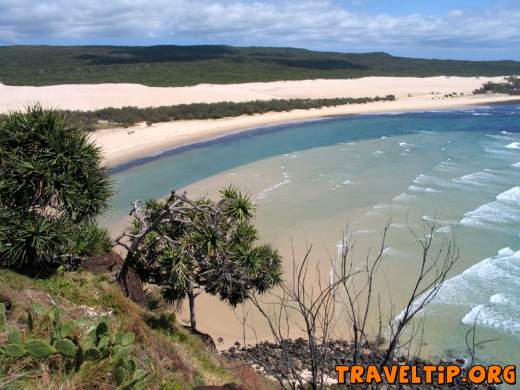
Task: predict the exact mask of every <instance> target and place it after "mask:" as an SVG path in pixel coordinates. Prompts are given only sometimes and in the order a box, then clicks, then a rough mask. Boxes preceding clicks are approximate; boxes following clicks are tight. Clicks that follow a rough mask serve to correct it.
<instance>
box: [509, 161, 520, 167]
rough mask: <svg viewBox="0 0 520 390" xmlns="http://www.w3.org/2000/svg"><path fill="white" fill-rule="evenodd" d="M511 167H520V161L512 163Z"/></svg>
mask: <svg viewBox="0 0 520 390" xmlns="http://www.w3.org/2000/svg"><path fill="white" fill-rule="evenodd" d="M511 167H512V168H520V162H517V163H514V164H511Z"/></svg>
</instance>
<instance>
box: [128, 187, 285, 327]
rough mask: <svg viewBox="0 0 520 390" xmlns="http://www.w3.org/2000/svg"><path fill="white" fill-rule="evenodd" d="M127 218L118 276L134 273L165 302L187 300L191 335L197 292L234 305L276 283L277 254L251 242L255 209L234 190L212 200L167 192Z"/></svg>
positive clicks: (254, 232) (278, 276)
mask: <svg viewBox="0 0 520 390" xmlns="http://www.w3.org/2000/svg"><path fill="white" fill-rule="evenodd" d="M131 214H132V215H133V216H134V222H133V227H132V229H131V231H130V232H127V233H124V234H123V237H127V238H130V244H126V243H124V241H123V240H121V239H119V240H118V241H119V243H120V244H121V245H123V246H125V247H126V248H127V250H128V255H127V257H126V259H125V264H124V265H123V270H122V273H124V272H125V269H127V268H128V267H132V268H134V269H135V270H136V271H137V272H138V274H139V275H140V276H141V278H142V280H143V281H145V282H148V283H151V284H154V285H157V286H159V287H160V291H161V295H162V297H163V298H165V299H166V300H168V301H174V302H179V301H180V300H182V299H183V298H185V297H187V298H188V300H189V304H190V315H191V327H192V329H193V330H195V329H196V320H195V298H196V296H197V295H198V293H199V292H198V291H200V290H204V291H205V292H206V293H209V294H212V295H216V296H218V297H219V298H220V299H221V300H223V301H226V302H228V303H229V304H230V305H233V306H236V305H237V304H239V303H242V302H244V301H245V300H246V299H248V298H249V297H250V295H251V294H252V293H254V292H258V293H265V292H267V291H268V290H270V289H271V288H273V287H275V286H276V285H278V284H279V283H280V282H281V274H282V272H281V258H280V255H279V254H278V252H277V251H276V250H275V249H273V248H272V247H271V245H269V244H261V245H258V244H257V243H256V242H257V240H258V232H257V230H256V228H255V226H254V225H253V219H254V216H255V207H254V205H253V203H252V201H251V200H250V198H249V197H248V196H246V195H244V194H242V193H241V192H240V191H239V190H238V189H237V188H234V187H228V188H226V189H224V190H222V191H221V198H220V200H218V201H212V200H210V199H207V198H202V199H199V200H195V201H193V200H190V199H188V198H187V197H186V196H185V195H177V194H175V192H172V193H171V194H170V195H169V196H168V198H167V199H166V200H165V201H155V200H149V201H147V202H146V203H145V205H144V207H141V206H140V205H139V203H138V202H136V203H135V206H134V209H133V211H132V213H131ZM123 237H121V238H123Z"/></svg>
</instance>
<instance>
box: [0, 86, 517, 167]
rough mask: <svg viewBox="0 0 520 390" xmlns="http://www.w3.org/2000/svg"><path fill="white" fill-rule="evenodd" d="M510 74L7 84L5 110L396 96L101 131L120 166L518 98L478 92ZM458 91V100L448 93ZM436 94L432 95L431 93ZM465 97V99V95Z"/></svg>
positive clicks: (1, 107)
mask: <svg viewBox="0 0 520 390" xmlns="http://www.w3.org/2000/svg"><path fill="white" fill-rule="evenodd" d="M502 80H503V77H447V76H439V77H425V78H417V77H365V78H359V79H347V80H323V79H319V80H301V81H276V82H266V83H246V84H226V85H214V84H211V85H210V84H200V85H196V86H192V87H171V88H162V87H161V88H159V87H146V86H143V85H138V84H97V85H56V86H48V87H23V86H21V87H20V86H5V85H1V84H0V112H7V111H9V110H12V109H22V108H23V107H26V106H28V105H30V104H34V103H36V102H39V103H40V104H42V105H43V106H45V107H57V108H63V109H77V110H94V109H98V108H104V107H122V106H138V107H148V106H164V105H175V104H181V103H196V102H206V103H210V102H219V101H233V102H241V101H251V100H255V99H261V100H267V99H289V98H334V97H375V96H385V95H388V94H393V95H395V96H396V97H397V100H396V101H392V102H389V101H382V102H381V101H380V102H371V103H367V104H351V105H343V106H336V107H325V108H321V109H311V110H293V111H290V112H271V113H265V114H256V115H245V116H239V117H232V118H222V119H216V120H215V119H209V120H189V121H188V120H184V121H176V122H165V123H156V124H153V125H152V126H146V124H144V123H142V124H138V125H136V126H132V127H130V128H113V129H109V130H100V131H97V132H95V133H93V134H92V139H93V140H94V141H95V142H96V143H97V144H98V145H99V146H100V147H101V148H102V150H103V153H104V158H105V163H106V164H107V165H108V166H111V167H113V166H117V165H120V164H123V163H126V162H129V161H131V160H134V159H139V158H143V157H146V156H149V155H153V154H157V153H160V152H161V151H164V150H167V149H172V148H175V147H178V146H183V145H187V144H191V143H195V142H199V141H202V140H207V139H212V138H218V137H220V136H224V135H228V134H231V133H234V132H239V131H242V130H245V129H250V128H255V127H261V126H268V125H276V124H282V123H287V122H293V121H303V120H309V119H316V118H324V117H330V116H336V115H349V114H368V113H384V112H402V111H417V110H430V109H449V108H452V107H460V106H468V105H474V104H487V103H493V102H504V101H508V100H513V98H512V97H511V96H506V95H472V91H473V90H475V89H476V88H479V87H480V86H481V85H482V84H483V83H485V82H488V81H495V82H498V81H502ZM453 92H456V93H457V95H458V96H457V97H444V95H446V94H450V93H453ZM432 93H433V94H432ZM461 94H463V96H461Z"/></svg>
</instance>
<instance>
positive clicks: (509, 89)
mask: <svg viewBox="0 0 520 390" xmlns="http://www.w3.org/2000/svg"><path fill="white" fill-rule="evenodd" d="M473 93H475V94H483V93H504V94H506V95H520V78H518V77H516V76H511V77H508V78H506V81H505V82H503V83H494V82H488V83H485V84H484V85H483V86H482V88H479V89H477V90H475V91H473Z"/></svg>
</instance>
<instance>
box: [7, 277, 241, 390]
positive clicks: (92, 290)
mask: <svg viewBox="0 0 520 390" xmlns="http://www.w3.org/2000/svg"><path fill="white" fill-rule="evenodd" d="M0 295H3V296H8V297H10V299H11V300H12V303H13V305H12V307H11V309H10V310H8V311H7V313H6V314H5V315H4V316H2V315H1V309H0V345H2V347H3V346H4V345H5V344H8V343H9V342H8V338H9V335H10V334H11V333H16V332H20V334H21V336H22V343H25V342H27V341H29V340H42V341H44V342H45V343H47V344H49V345H51V346H52V345H53V344H54V342H50V341H51V338H52V337H53V336H52V334H53V333H55V334H57V336H55V337H58V338H59V337H61V336H63V335H65V334H67V332H68V330H67V329H68V328H70V325H69V324H74V326H73V327H72V328H73V330H72V331H70V333H68V335H67V336H66V337H64V338H65V339H68V340H70V341H71V342H72V343H73V344H74V345H75V346H77V348H78V349H79V347H81V348H82V349H83V354H84V355H85V354H86V353H85V351H86V350H88V348H90V344H95V345H97V346H95V348H96V349H98V350H99V351H100V354H99V357H98V354H97V353H93V354H92V355H93V357H95V358H94V359H93V358H90V357H89V359H84V362H83V364H81V365H80V366H79V367H76V365H75V364H76V360H75V358H71V357H66V356H62V355H61V354H57V353H53V354H52V355H51V356H50V357H48V358H33V357H31V356H30V355H26V356H23V357H20V358H16V359H14V358H12V357H9V356H6V355H5V354H0V388H7V389H34V388H47V389H94V388H103V389H113V388H119V389H121V388H124V384H129V383H131V382H132V380H134V375H136V373H137V375H136V379H137V377H141V375H143V373H144V374H146V377H144V378H142V381H140V382H139V383H138V384H137V387H139V386H140V387H142V388H146V389H161V390H191V389H192V387H193V386H196V385H204V384H207V385H212V384H222V383H229V382H240V380H239V379H238V378H236V377H234V376H233V375H232V374H231V372H230V371H229V370H226V369H224V368H222V366H221V363H220V361H219V360H218V359H217V358H216V356H215V355H214V354H213V353H212V352H210V351H209V350H208V349H207V348H206V346H205V345H204V344H203V343H202V341H200V339H198V338H197V337H196V336H193V335H191V334H190V333H189V332H187V331H185V330H184V328H183V327H181V326H180V325H178V324H177V323H176V322H175V316H174V315H171V314H169V312H167V313H164V310H165V309H164V308H161V310H157V311H149V310H145V309H143V308H140V307H139V306H137V305H135V304H133V303H132V302H130V301H129V300H128V299H126V298H125V297H124V296H123V295H122V294H121V292H120V291H119V288H118V287H117V285H116V284H114V283H111V282H110V276H109V275H108V274H107V275H93V274H90V273H87V272H67V273H65V274H63V275H58V274H56V275H53V276H52V277H50V278H46V279H34V278H29V277H27V276H24V275H21V274H17V273H15V272H13V271H8V270H0ZM53 305H56V306H57V307H58V308H57V309H54V310H53V311H54V312H57V313H59V321H58V323H57V326H56V327H54V326H52V324H51V322H50V321H49V315H50V314H49V313H50V310H49V309H50V308H52V306H53ZM29 312H30V313H31V315H32V317H33V330H32V331H31V330H29V328H28V313H29ZM36 312H40V313H42V314H43V315H40V314H37V313H36ZM2 318H4V319H5V320H6V321H5V322H4V329H1V319H2ZM101 323H106V325H108V330H107V331H106V332H105V329H106V328H105V326H104V325H100V324H101ZM98 327H99V328H98ZM94 328H95V329H96V335H95V336H96V337H95V338H96V340H95V341H94V331H93V329H94ZM89 332H92V333H91V335H90V341H88V340H87V339H88V338H89V337H87V336H88V333H89ZM98 333H99V335H103V336H102V337H101V338H98V337H97V335H98ZM131 334H133V335H135V339H134V337H132V336H131ZM104 336H107V338H108V343H106V345H107V346H106V347H103V348H102V345H103V344H104V343H105V341H102V340H106V339H105V338H104ZM11 337H13V336H11ZM16 337H17V336H14V338H16ZM14 338H13V339H12V341H18V340H14ZM124 339H126V340H124ZM132 339H134V340H133V342H131V343H130V344H129V345H128V346H127V348H128V361H127V362H126V363H124V365H125V366H127V367H130V368H132V367H133V363H130V360H132V361H133V362H134V363H135V371H134V372H133V373H131V371H128V370H127V371H126V378H125V382H124V384H123V385H122V386H117V382H116V381H115V375H118V374H116V373H115V368H116V367H117V366H119V365H123V362H122V361H119V363H116V361H117V359H115V358H116V357H117V356H115V353H116V352H117V351H116V350H117V349H118V348H120V347H121V344H123V343H125V344H126V343H129V342H130V341H131V340H132ZM89 343H90V344H89ZM87 344H88V345H87ZM100 344H101V345H100ZM107 351H108V352H109V353H108V356H106V357H103V356H104V354H105V355H106V354H107ZM89 354H90V352H89ZM120 354H121V352H120ZM120 357H121V355H120ZM122 357H126V353H125V352H124V351H122ZM118 359H119V358H118ZM125 370H126V368H125ZM118 371H120V370H118Z"/></svg>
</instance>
